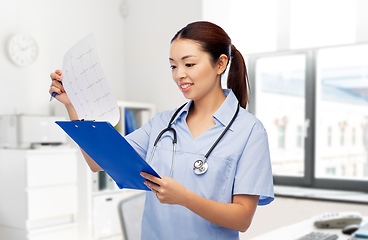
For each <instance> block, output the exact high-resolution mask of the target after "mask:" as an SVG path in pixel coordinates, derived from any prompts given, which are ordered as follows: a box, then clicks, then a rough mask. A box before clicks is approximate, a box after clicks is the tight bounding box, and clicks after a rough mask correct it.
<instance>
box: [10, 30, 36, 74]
mask: <svg viewBox="0 0 368 240" xmlns="http://www.w3.org/2000/svg"><path fill="white" fill-rule="evenodd" d="M7 48H8V54H9V57H10V59H11V60H12V62H13V63H15V64H16V65H18V66H20V67H26V66H28V65H30V64H31V63H33V62H34V61H35V60H36V58H37V54H38V47H37V43H36V41H35V40H34V39H33V38H32V37H31V36H29V35H26V34H16V35H14V36H12V37H11V38H10V39H9V42H8V46H7Z"/></svg>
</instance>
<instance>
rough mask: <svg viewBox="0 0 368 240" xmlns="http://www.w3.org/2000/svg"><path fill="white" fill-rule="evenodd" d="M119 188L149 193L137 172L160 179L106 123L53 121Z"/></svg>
mask: <svg viewBox="0 0 368 240" xmlns="http://www.w3.org/2000/svg"><path fill="white" fill-rule="evenodd" d="M56 124H58V125H59V126H60V127H61V128H62V129H63V130H64V131H65V132H66V133H67V134H68V135H69V136H70V137H71V138H72V139H73V140H74V141H75V142H76V143H77V144H78V145H79V146H80V147H81V148H82V149H83V150H84V151H85V152H86V153H87V154H88V155H89V156H90V157H91V158H92V159H93V160H94V161H95V162H96V163H97V164H98V165H99V166H100V167H101V168H102V169H103V170H104V171H105V172H106V173H107V174H108V175H109V176H110V177H111V178H112V179H113V180H114V181H115V182H116V184H117V185H118V187H119V188H130V189H140V190H146V191H150V189H149V188H148V187H147V186H146V185H145V184H144V183H143V182H144V181H145V178H143V177H142V176H141V175H140V173H141V172H146V173H150V174H152V175H154V176H156V177H159V178H160V176H159V175H158V174H157V173H156V172H155V171H154V170H153V169H152V168H151V167H150V166H149V165H148V163H147V162H146V161H144V160H143V159H142V158H141V157H140V156H139V155H138V153H137V152H136V151H135V150H134V148H133V147H132V146H131V145H130V144H129V143H128V142H127V141H126V140H125V138H124V137H123V136H121V135H120V133H119V132H118V131H116V129H115V128H114V127H113V126H112V125H111V124H110V123H109V122H99V121H96V122H94V121H56Z"/></svg>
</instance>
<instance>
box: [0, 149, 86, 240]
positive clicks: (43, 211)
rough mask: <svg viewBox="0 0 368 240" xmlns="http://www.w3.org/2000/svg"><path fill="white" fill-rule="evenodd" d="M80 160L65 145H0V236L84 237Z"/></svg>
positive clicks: (18, 238) (16, 238) (35, 239)
mask: <svg viewBox="0 0 368 240" xmlns="http://www.w3.org/2000/svg"><path fill="white" fill-rule="evenodd" d="M76 160H77V155H76V150H75V149H71V148H66V147H64V148H63V147H50V148H46V149H22V150H21V149H1V150H0V190H1V194H0V239H7V240H13V239H14V240H23V239H29V240H43V239H71V240H74V239H75V240H77V239H79V235H78V234H79V233H78V223H77V213H78V211H77V203H78V200H77V162H76Z"/></svg>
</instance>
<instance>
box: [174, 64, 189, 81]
mask: <svg viewBox="0 0 368 240" xmlns="http://www.w3.org/2000/svg"><path fill="white" fill-rule="evenodd" d="M186 76H187V74H186V73H185V71H184V68H182V67H177V70H176V79H178V80H181V79H184V78H186Z"/></svg>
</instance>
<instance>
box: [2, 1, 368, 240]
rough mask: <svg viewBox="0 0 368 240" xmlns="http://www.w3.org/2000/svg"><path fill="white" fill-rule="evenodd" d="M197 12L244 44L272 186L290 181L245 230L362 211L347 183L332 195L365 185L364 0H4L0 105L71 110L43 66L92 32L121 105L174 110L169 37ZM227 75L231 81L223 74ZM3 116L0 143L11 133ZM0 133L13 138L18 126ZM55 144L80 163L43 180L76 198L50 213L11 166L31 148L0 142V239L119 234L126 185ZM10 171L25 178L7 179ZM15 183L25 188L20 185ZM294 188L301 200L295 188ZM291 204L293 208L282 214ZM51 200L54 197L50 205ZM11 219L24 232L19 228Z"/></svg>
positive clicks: (367, 71) (58, 61)
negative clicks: (24, 54)
mask: <svg viewBox="0 0 368 240" xmlns="http://www.w3.org/2000/svg"><path fill="white" fill-rule="evenodd" d="M197 20H207V21H212V22H214V23H216V24H218V25H220V26H221V27H222V28H224V30H225V31H226V32H227V33H228V34H229V36H230V37H231V39H232V42H233V44H234V45H235V46H236V47H237V48H238V49H239V50H240V52H242V54H243V56H244V58H245V59H246V63H247V68H248V73H249V80H250V85H251V93H252V94H251V97H250V103H249V107H248V111H250V112H251V113H253V114H255V115H256V117H258V118H259V119H260V120H261V121H262V122H263V124H264V125H265V128H266V130H267V132H268V135H269V143H270V151H271V161H272V167H273V173H274V179H275V184H276V187H277V186H288V187H290V186H292V187H296V189H297V190H295V189H293V190H291V191H290V192H291V193H290V192H288V193H287V194H286V195H288V196H285V194H283V193H281V192H280V193H279V194H280V198H279V199H280V200H278V199H276V200H275V202H274V203H273V204H271V205H270V207H262V208H260V209H259V210H257V214H256V216H255V219H254V222H253V226H252V227H251V228H250V230H249V231H248V232H247V233H245V234H241V239H251V238H252V237H255V236H258V235H260V234H262V233H264V232H267V231H270V230H273V229H276V228H278V227H281V226H284V225H287V224H290V223H293V222H295V221H298V220H302V219H304V218H306V217H310V216H312V215H314V214H320V213H322V212H323V211H342V210H357V211H360V212H362V214H365V215H368V212H367V209H365V210H364V208H363V207H362V206H363V205H360V203H358V204H356V201H354V200H351V199H341V197H339V196H341V195H344V194H345V195H346V192H344V194H341V193H336V192H335V191H347V192H348V193H349V194H348V195H351V196H352V198H355V199H361V198H362V197H361V196H362V195H361V193H365V194H366V193H367V192H368V190H367V189H368V188H367V187H366V186H367V185H368V182H367V181H368V1H366V0H258V1H251V0H227V1H220V0H187V1H179V0H171V1H169V0H157V1H152V0H108V1H102V0H88V1H87V0H78V1H71V0H64V1H56V0H13V1H6V0H0V43H1V52H0V84H1V87H0V115H2V116H46V117H50V116H53V117H54V116H60V117H61V118H62V117H66V116H67V115H66V111H65V109H64V108H63V106H61V105H60V104H59V103H58V102H57V101H55V100H54V101H52V102H51V103H50V102H49V99H50V95H49V93H48V90H49V86H50V83H51V81H50V77H49V75H50V73H51V72H54V71H55V70H56V69H61V67H62V59H63V56H64V54H65V53H66V52H67V51H68V50H69V48H70V47H72V46H73V45H74V44H75V43H76V42H78V41H79V40H80V39H82V38H83V37H84V36H86V35H87V34H89V33H90V32H92V31H93V32H94V34H95V38H96V46H97V49H98V55H99V58H100V62H101V64H102V67H103V69H104V72H105V75H106V78H107V79H108V81H109V84H110V86H111V88H112V91H113V93H114V95H115V98H116V99H117V100H118V101H119V106H120V107H121V110H122V112H123V113H125V109H130V110H132V111H133V112H134V114H135V116H136V117H137V118H140V117H141V118H142V119H140V120H138V122H139V123H138V125H140V124H141V123H143V122H144V120H145V119H146V118H147V117H149V116H152V115H153V114H154V113H155V112H157V111H163V110H167V109H174V108H176V107H177V106H179V105H180V104H182V103H183V102H184V101H185V99H184V98H183V96H182V94H181V93H180V92H179V91H178V90H177V87H176V85H175V84H174V82H173V80H172V79H171V71H170V68H169V67H170V65H169V61H168V56H169V47H170V40H171V38H172V37H173V36H174V35H175V33H176V32H177V31H178V30H180V29H181V28H182V27H184V26H185V25H186V24H188V23H190V22H193V21H197ZM19 34H21V35H19ZM16 35H17V36H23V37H24V38H26V39H31V40H24V41H30V42H34V43H35V45H34V46H35V47H34V53H32V54H31V56H30V59H28V60H27V61H28V62H19V60H18V61H17V59H16V58H17V57H16V56H14V55H13V53H12V50H11V48H12V47H11V46H12V44H17V43H16V41H13V40H14V39H15V38H14V36H16ZM21 41H23V40H21ZM23 50H26V49H23ZM223 85H224V87H226V84H225V81H223ZM123 113H122V118H123V119H124V118H125V116H124V115H123ZM0 122H1V119H0ZM4 122H5V121H3V123H2V124H3V125H0V129H1V130H2V132H0V134H1V135H3V136H2V138H1V137H0V140H1V141H7V140H8V139H7V138H6V137H5V129H8V126H7V125H6V124H5V123H4ZM7 124H9V123H7ZM123 128H124V127H123ZM23 131H24V130H23ZM121 133H122V134H124V131H123V130H122V132H121ZM6 134H7V137H8V138H9V135H11V134H18V135H19V132H18V133H9V132H6ZM62 142H63V144H62V145H65V143H69V146H70V149H69V148H68V149H67V150H65V149H66V147H63V149H64V150H65V151H66V152H63V151H64V150H63V151H62V152H63V153H62V154H64V153H65V154H66V158H68V159H74V158H75V162H74V161H72V162H71V163H65V164H71V165H70V166H68V165H67V166H66V167H65V166H63V167H64V168H59V170H60V169H63V172H62V173H58V174H61V175H62V174H64V173H65V176H67V179H69V180H65V181H64V180H60V181H61V182H62V184H61V182H60V183H59V182H58V183H55V184H54V185H48V186H43V185H42V184H41V185H42V186H43V187H44V188H45V189H46V190H47V191H48V190H50V189H55V187H60V186H61V185H62V186H64V185H65V186H68V187H69V188H66V189H69V190H70V191H69V190H66V192H65V193H67V194H70V195H71V196H72V197H71V198H72V200H70V197H69V198H66V199H65V201H70V205H71V206H72V207H71V208H68V209H67V210H65V211H66V212H67V214H66V213H65V214H64V213H63V212H62V211H61V212H56V213H54V214H53V215H52V216H51V217H50V216H48V215H47V214H46V213H45V214H44V215H37V213H35V215H32V214H33V213H32V212H30V211H31V210H30V209H31V207H32V206H33V205H32V204H33V203H29V199H32V197H31V196H29V194H30V192H32V191H41V190H42V189H43V188H40V186H38V185H37V184H36V185H37V186H36V185H34V186H33V185H32V186H31V185H27V184H28V183H24V182H26V181H29V178H27V177H25V176H29V175H30V174H32V173H31V172H29V171H32V170H27V166H30V164H28V163H24V169H26V170H24V171H20V172H19V173H18V172H17V171H18V170H19V169H18V170H14V171H15V172H13V173H9V170H8V169H9V168H10V166H12V167H13V168H12V169H17V168H18V167H19V166H23V165H22V164H23V162H22V161H23V160H22V159H28V160H29V159H33V158H32V157H29V156H30V155H32V154H33V151H36V150H34V149H33V148H32V147H24V146H15V147H13V148H12V150H11V153H9V152H8V150H9V149H6V150H3V151H2V152H1V153H0V168H1V169H0V182H3V183H2V185H1V184H0V187H1V188H2V189H0V192H1V194H0V195H1V196H2V197H0V201H3V202H0V236H2V235H1V234H4V235H3V236H8V237H9V236H13V234H15V235H16V236H19V238H11V237H9V238H8V239H23V237H26V238H25V239H50V238H48V237H47V236H53V237H55V238H53V239H58V238H57V237H60V236H64V237H63V238H60V239H67V238H68V239H123V234H124V233H122V230H121V224H120V218H119V215H118V214H117V212H118V210H117V209H118V205H119V203H120V201H122V200H123V199H125V198H127V196H130V195H134V193H132V192H129V191H128V192H126V193H124V194H125V195H124V194H123V195H124V196H123V195H121V191H119V190H117V189H116V187H114V186H112V187H111V186H110V185H109V181H111V179H109V178H108V176H105V175H103V174H100V173H99V174H93V173H90V171H89V169H87V167H86V166H85V164H84V163H83V161H82V159H80V158H81V156H80V153H79V152H78V151H76V147H75V145H73V144H72V143H71V142H70V140H69V139H68V140H65V141H64V140H63V141H62ZM58 147H60V146H58ZM58 147H55V148H54V149H51V150H50V149H47V150H43V149H41V150H40V149H38V150H37V151H41V153H40V154H41V155H42V154H44V152H42V151H49V152H48V153H47V154H49V155H47V154H46V155H47V156H54V155H55V152H53V151H56V152H57V151H61V150H60V149H59V148H58ZM18 148H19V149H21V150H20V153H19V152H17V149H18ZM71 149H73V151H72V152H68V151H69V150H71ZM9 154H10V155H9ZM24 156H25V157H24ZM42 156H43V155H42ZM45 158H47V157H45ZM14 159H20V160H19V162H17V161H15V160H14ZM36 159H38V158H37V157H36ZM13 160H14V161H13ZM28 160H25V161H28ZM29 161H31V160H29ZM61 161H62V160H61ZM10 162H12V164H13V165H11V163H10ZM40 164H41V163H40ZM37 169H41V170H40V172H37V174H36V175H37V176H39V177H40V178H41V177H42V178H43V180H44V181H46V182H47V181H48V178H46V177H45V175H44V172H47V171H48V169H45V164H41V165H39V167H38V168H37ZM70 169H73V170H70ZM55 171H56V170H55ZM68 171H69V173H68V174H66V172H68ZM70 171H71V172H72V173H70ZM18 174H19V175H18ZM27 174H28V175H27ZM9 175H11V176H9ZM46 175H47V174H46ZM51 175H53V176H55V174H51ZM12 178H14V179H17V180H14V181H20V182H22V183H20V182H19V183H17V184H18V185H16V186H9V179H12ZM23 178H24V181H23V180H22V179H23ZM20 179H21V180H20ZM27 179H28V180H27ZM70 179H73V181H70ZM5 183H6V184H5ZM22 184H23V185H22ZM71 186H72V187H71ZM15 188H17V189H20V188H22V190H21V192H19V193H18V192H16V191H15V190H13V189H15ZM300 188H302V189H303V188H308V189H320V190H321V189H323V191H319V192H318V194H317V195H318V197H317V199H321V198H322V199H324V200H325V198H326V196H327V195H329V194H330V196H331V197H330V198H329V200H330V201H332V202H330V204H326V202H325V201H321V202H319V201H318V200H317V201H310V198H309V197H308V196H305V195H304V192H303V190H300ZM40 189H41V190H40ZM25 190H26V191H25ZM24 191H25V192H26V193H24ZM329 191H333V192H329ZM276 192H277V191H276ZM277 193H278V192H277ZM293 193H294V196H289V195H290V194H291V195H293ZM9 194H10V195H9ZM12 194H13V195H12ZM24 194H25V195H24ZM27 194H28V195H27ZM40 194H41V195H42V194H43V192H42V191H41V193H40ZM331 194H332V195H331ZM23 195H24V196H23ZM41 195H37V196H41ZM295 195H299V196H301V195H302V196H303V197H302V199H295ZM313 195H315V194H313ZM20 196H23V197H24V200H22V202H20V203H18V202H16V201H11V200H9V199H13V198H17V199H18V198H22V197H20ZM32 196H33V195H32ZM35 196H36V195H35ZM42 196H43V195H42ZM45 196H46V195H45ZM357 196H358V197H357ZM37 199H39V198H38V197H35V200H34V201H35V202H37V201H38V200H37ZM108 199H110V200H108ZM365 199H366V198H365ZM10 202H13V204H15V202H16V204H17V205H14V206H18V205H19V204H22V206H23V210H22V209H20V210H19V211H20V212H22V213H18V215H19V216H18V215H17V214H16V215H17V216H18V217H16V218H17V220H14V221H13V220H10V223H9V221H8V219H9V217H8V215H7V214H10V213H8V212H7V210H6V209H9V207H6V204H10V205H9V206H12V205H11V204H12V203H10ZM5 203H6V204H5ZM34 204H36V205H37V203H34ZM50 204H51V203H50ZM60 204H62V203H60ZM1 205H2V206H3V207H1ZM51 205H52V204H51ZM272 205H273V206H274V207H273V206H272ZM24 206H27V207H24ZM285 206H289V207H290V208H291V209H289V210H288V211H285ZM53 207H54V208H57V207H58V206H56V205H52V206H50V209H52V208H53ZM35 209H36V210H32V211H42V210H39V209H42V206H39V208H35ZM107 209H108V210H107ZM281 209H283V210H281ZM258 212H259V213H258ZM280 214H284V217H283V218H282V217H280ZM10 215H12V214H10ZM60 216H62V217H60ZM66 216H72V217H66ZM10 218H11V219H12V218H13V217H10ZM280 218H282V219H280ZM50 219H53V220H50ZM8 228H12V229H14V228H15V229H18V230H17V231H15V232H16V233H13V232H12V231H11V230H9V229H8ZM42 229H44V231H43V232H42V231H41V230H42ZM1 232H2V233H1ZM17 234H19V235H17ZM22 234H23V235H22ZM47 234H49V235H47ZM52 234H54V235H52ZM63 234H66V235H63ZM0 238H1V237H0ZM4 239H5V238H4Z"/></svg>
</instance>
